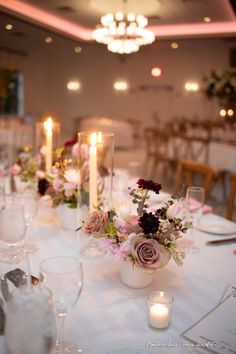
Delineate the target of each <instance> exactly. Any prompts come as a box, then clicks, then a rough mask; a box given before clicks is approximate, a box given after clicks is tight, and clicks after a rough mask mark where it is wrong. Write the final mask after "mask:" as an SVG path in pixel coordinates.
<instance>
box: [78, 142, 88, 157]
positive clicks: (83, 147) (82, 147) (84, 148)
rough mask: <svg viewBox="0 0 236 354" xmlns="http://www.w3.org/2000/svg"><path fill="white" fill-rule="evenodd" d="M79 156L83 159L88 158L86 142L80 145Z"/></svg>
mask: <svg viewBox="0 0 236 354" xmlns="http://www.w3.org/2000/svg"><path fill="white" fill-rule="evenodd" d="M80 158H81V159H84V160H88V158H89V147H88V145H87V144H81V145H80Z"/></svg>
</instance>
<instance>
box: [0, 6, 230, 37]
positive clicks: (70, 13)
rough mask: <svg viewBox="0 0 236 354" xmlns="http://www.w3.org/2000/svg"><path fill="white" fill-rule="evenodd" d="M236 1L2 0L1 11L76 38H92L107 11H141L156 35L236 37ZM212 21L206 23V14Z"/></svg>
mask: <svg viewBox="0 0 236 354" xmlns="http://www.w3.org/2000/svg"><path fill="white" fill-rule="evenodd" d="M235 2H236V1H235V0H145V1H144V0H127V1H126V5H125V4H124V2H123V0H109V1H108V0H27V1H21V0H0V11H1V12H3V13H7V14H9V15H11V16H15V17H18V18H21V19H23V20H24V21H29V22H31V23H33V24H36V25H38V26H42V27H44V28H48V29H51V30H52V31H57V32H58V33H63V34H64V35H66V36H68V37H71V38H73V39H77V40H80V41H81V40H82V41H85V42H87V41H92V30H93V29H94V28H95V26H96V25H97V24H99V22H100V17H101V16H102V15H104V14H105V13H107V12H117V11H121V10H123V7H124V6H126V7H127V11H132V12H136V13H141V14H143V15H146V16H147V17H148V19H149V27H150V28H151V29H152V30H153V31H154V33H155V34H156V38H157V39H158V38H160V39H161V38H171V37H174V38H175V37H177V36H180V37H189V36H198V37H199V36H208V37H209V36H210V37H212V36H229V37H230V36H233V37H235V36H236V18H235V11H236V4H235ZM206 16H208V17H210V18H211V20H212V21H211V22H210V23H204V22H203V18H204V17H206Z"/></svg>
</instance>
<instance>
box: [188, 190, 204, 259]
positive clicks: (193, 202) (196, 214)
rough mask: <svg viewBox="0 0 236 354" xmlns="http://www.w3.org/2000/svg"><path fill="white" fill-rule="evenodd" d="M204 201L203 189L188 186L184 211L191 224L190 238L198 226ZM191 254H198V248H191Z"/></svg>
mask: <svg viewBox="0 0 236 354" xmlns="http://www.w3.org/2000/svg"><path fill="white" fill-rule="evenodd" d="M204 201H205V190H204V188H203V187H196V186H190V187H188V188H187V192H186V209H187V210H186V211H187V218H188V219H189V221H190V222H191V223H192V230H191V232H192V236H194V233H195V232H194V230H195V227H196V226H197V225H198V223H199V221H200V219H201V216H202V214H203V206H204ZM191 252H192V253H198V252H199V248H198V247H195V246H194V247H192V250H191Z"/></svg>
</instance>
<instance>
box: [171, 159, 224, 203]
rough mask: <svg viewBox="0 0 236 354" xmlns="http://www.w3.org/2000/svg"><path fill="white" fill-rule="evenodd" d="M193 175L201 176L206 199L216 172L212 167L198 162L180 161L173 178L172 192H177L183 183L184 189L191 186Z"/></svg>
mask: <svg viewBox="0 0 236 354" xmlns="http://www.w3.org/2000/svg"><path fill="white" fill-rule="evenodd" d="M194 175H198V176H201V178H202V187H204V189H205V198H206V199H208V197H209V196H210V193H211V190H212V185H213V182H214V180H215V179H216V178H217V171H216V170H215V168H214V167H212V166H210V165H208V164H206V163H203V162H199V161H194V160H181V161H180V162H179V164H178V167H177V173H176V178H175V189H174V192H175V193H178V192H179V190H180V187H181V184H182V183H184V184H185V186H186V187H189V186H191V185H193V184H194V183H193V176H194Z"/></svg>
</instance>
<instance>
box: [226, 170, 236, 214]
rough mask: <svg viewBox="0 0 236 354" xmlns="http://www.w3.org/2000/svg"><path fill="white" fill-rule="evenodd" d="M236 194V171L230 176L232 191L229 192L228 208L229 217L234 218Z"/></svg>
mask: <svg viewBox="0 0 236 354" xmlns="http://www.w3.org/2000/svg"><path fill="white" fill-rule="evenodd" d="M235 195H236V173H234V174H232V175H231V176H230V192H229V202H228V209H227V215H226V216H227V219H229V220H232V219H233V215H234V205H235Z"/></svg>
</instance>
